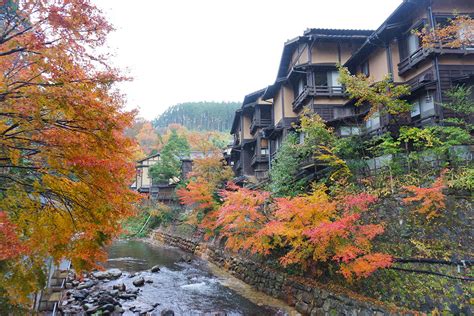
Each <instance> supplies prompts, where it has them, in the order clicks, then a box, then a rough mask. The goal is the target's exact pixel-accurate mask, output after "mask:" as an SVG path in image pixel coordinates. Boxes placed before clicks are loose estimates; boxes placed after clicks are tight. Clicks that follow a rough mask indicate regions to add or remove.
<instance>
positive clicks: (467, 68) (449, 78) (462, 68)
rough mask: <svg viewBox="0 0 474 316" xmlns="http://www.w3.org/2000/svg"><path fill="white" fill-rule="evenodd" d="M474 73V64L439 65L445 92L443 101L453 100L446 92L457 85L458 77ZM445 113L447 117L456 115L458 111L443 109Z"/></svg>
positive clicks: (442, 87)
mask: <svg viewBox="0 0 474 316" xmlns="http://www.w3.org/2000/svg"><path fill="white" fill-rule="evenodd" d="M473 74H474V65H439V76H440V82H441V91H442V92H443V103H448V102H450V101H451V100H450V99H449V98H448V97H447V96H446V92H447V91H449V89H451V88H452V87H454V86H455V83H453V81H455V80H456V79H457V78H460V77H463V76H468V75H473ZM443 114H444V117H445V118H448V117H456V116H457V115H456V113H454V112H452V111H450V110H448V109H445V108H444V109H443Z"/></svg>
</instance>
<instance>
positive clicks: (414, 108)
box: [411, 100, 421, 117]
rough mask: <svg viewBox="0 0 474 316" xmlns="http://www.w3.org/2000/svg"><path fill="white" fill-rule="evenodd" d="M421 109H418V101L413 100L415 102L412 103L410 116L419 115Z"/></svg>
mask: <svg viewBox="0 0 474 316" xmlns="http://www.w3.org/2000/svg"><path fill="white" fill-rule="evenodd" d="M420 113H421V110H420V102H419V101H418V100H415V102H413V103H412V108H411V117H415V116H418V115H420Z"/></svg>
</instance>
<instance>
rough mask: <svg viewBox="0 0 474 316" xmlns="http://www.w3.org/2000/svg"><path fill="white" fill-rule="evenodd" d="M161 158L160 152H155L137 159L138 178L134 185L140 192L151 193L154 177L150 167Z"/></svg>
mask: <svg viewBox="0 0 474 316" xmlns="http://www.w3.org/2000/svg"><path fill="white" fill-rule="evenodd" d="M159 160H160V154H153V155H150V156H148V157H146V158H143V159H141V160H139V161H137V164H136V166H135V170H136V180H135V184H134V185H132V187H134V189H135V190H137V191H138V192H140V193H150V188H151V185H152V179H151V177H150V172H149V170H150V167H151V166H153V165H154V164H156V163H157V162H158V161H159Z"/></svg>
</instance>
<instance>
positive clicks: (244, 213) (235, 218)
mask: <svg viewBox="0 0 474 316" xmlns="http://www.w3.org/2000/svg"><path fill="white" fill-rule="evenodd" d="M220 195H221V197H222V198H223V200H224V203H223V204H222V206H221V207H220V208H219V210H218V211H217V219H216V222H215V228H219V234H220V235H221V236H224V237H226V243H225V246H226V248H228V249H230V250H232V251H237V250H250V251H251V252H252V253H257V252H264V251H265V250H267V252H266V253H268V249H267V248H268V247H266V244H265V241H264V240H265V239H268V238H266V236H263V235H261V234H257V233H258V231H259V230H261V229H262V228H263V227H264V225H265V224H267V223H268V217H267V216H266V215H265V213H264V212H263V208H264V203H265V202H266V201H267V200H268V199H269V198H270V193H269V192H265V191H257V190H250V189H247V188H240V187H238V186H236V185H235V184H232V183H229V185H228V186H227V188H226V190H222V191H221V193H220Z"/></svg>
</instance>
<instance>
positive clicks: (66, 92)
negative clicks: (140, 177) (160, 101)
mask: <svg viewBox="0 0 474 316" xmlns="http://www.w3.org/2000/svg"><path fill="white" fill-rule="evenodd" d="M0 9H1V10H2V15H1V19H2V27H1V28H0V69H1V72H0V73H1V75H0V83H1V84H0V134H1V135H2V137H1V138H0V213H1V214H2V215H1V218H0V226H1V227H2V228H0V243H1V245H0V249H2V253H3V255H2V257H1V258H0V295H2V296H4V297H6V300H7V301H8V302H9V303H10V304H14V303H24V302H26V301H27V294H29V293H30V292H33V291H35V290H36V289H38V288H39V287H41V286H42V285H43V283H44V271H43V266H44V262H45V260H46V259H47V258H49V257H52V258H53V259H54V260H56V261H57V260H60V259H61V258H69V259H71V260H72V262H73V265H74V266H75V268H76V269H77V270H82V269H88V268H91V267H94V266H96V264H97V262H99V261H100V260H102V259H104V252H103V250H102V247H103V245H105V244H106V243H108V242H110V241H111V240H112V239H113V238H114V237H115V236H117V235H118V233H119V226H120V225H119V222H120V221H121V220H122V219H123V218H125V217H127V216H129V215H130V214H132V213H133V202H134V201H136V199H137V197H136V195H135V194H134V193H133V192H132V191H130V190H129V187H128V186H129V184H130V181H131V180H132V178H133V173H134V166H133V162H132V161H131V159H130V157H131V156H132V154H133V149H134V143H133V141H132V140H130V139H128V138H126V137H125V136H124V130H125V129H126V128H127V127H128V126H130V124H131V122H132V120H133V117H134V113H130V112H125V111H123V99H122V97H121V95H120V94H118V93H117V92H116V91H115V90H114V88H113V87H114V83H115V82H117V81H121V80H123V79H124V78H123V77H121V76H120V75H119V73H118V71H117V70H115V69H112V68H111V67H110V66H108V59H107V56H104V55H99V54H96V53H94V52H96V51H97V49H99V48H100V47H101V46H102V44H104V42H105V39H106V36H107V34H108V33H109V32H110V31H111V30H112V27H111V26H110V24H109V23H108V22H107V21H106V20H105V19H104V17H103V16H102V14H101V12H100V11H99V10H98V9H97V8H96V7H95V6H94V5H92V4H91V3H90V1H88V0H67V1H66V0H57V1H39V0H24V1H3V2H2V4H1V8H0ZM4 249H17V253H16V254H12V253H10V252H5V251H3V250H4Z"/></svg>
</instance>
